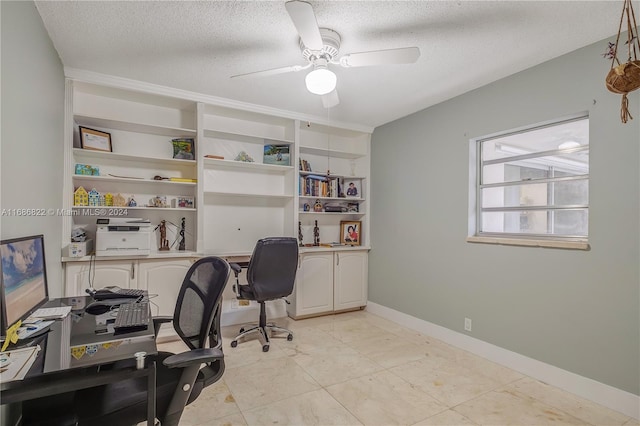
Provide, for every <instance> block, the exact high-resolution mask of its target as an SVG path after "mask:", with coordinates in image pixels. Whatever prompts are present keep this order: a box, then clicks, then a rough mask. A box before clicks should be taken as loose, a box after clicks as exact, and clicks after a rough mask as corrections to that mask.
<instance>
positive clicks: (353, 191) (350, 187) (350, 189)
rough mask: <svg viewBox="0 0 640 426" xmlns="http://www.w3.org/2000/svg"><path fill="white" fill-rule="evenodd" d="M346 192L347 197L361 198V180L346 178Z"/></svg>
mask: <svg viewBox="0 0 640 426" xmlns="http://www.w3.org/2000/svg"><path fill="white" fill-rule="evenodd" d="M344 192H345V194H346V195H347V198H360V181H359V180H349V179H348V178H345V180H344Z"/></svg>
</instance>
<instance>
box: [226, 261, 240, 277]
mask: <svg viewBox="0 0 640 426" xmlns="http://www.w3.org/2000/svg"><path fill="white" fill-rule="evenodd" d="M229 267H230V268H231V269H233V273H234V274H236V276H238V274H239V273H240V271H241V270H242V267H241V266H240V265H238V264H237V263H230V264H229Z"/></svg>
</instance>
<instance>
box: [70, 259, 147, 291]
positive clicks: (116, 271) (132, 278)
mask: <svg viewBox="0 0 640 426" xmlns="http://www.w3.org/2000/svg"><path fill="white" fill-rule="evenodd" d="M136 264H137V262H136V261H135V260H124V261H121V260H117V261H112V260H100V261H96V262H67V263H66V266H65V296H66V297H71V296H86V293H85V290H86V289H88V288H90V287H93V288H94V289H100V288H102V287H106V286H112V285H115V286H118V287H120V288H135V287H136ZM91 284H93V285H91Z"/></svg>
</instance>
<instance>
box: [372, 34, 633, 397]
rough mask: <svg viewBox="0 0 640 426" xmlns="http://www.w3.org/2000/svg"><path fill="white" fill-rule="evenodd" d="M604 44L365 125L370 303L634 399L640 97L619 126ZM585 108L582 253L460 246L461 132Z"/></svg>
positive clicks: (463, 230) (465, 150) (464, 168)
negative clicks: (368, 131)
mask: <svg viewBox="0 0 640 426" xmlns="http://www.w3.org/2000/svg"><path fill="white" fill-rule="evenodd" d="M607 41H609V40H604V41H602V42H599V43H596V44H593V45H591V46H587V47H585V48H582V49H579V50H577V51H575V52H572V53H569V54H567V55H564V56H561V57H558V58H556V59H553V60H551V61H548V62H546V63H543V64H541V65H538V66H536V67H533V68H530V69H527V70H525V71H522V72H520V73H518V74H515V75H513V76H510V77H508V78H504V79H502V80H499V81H496V82H494V83H492V84H489V85H487V86H484V87H482V88H479V89H477V90H474V91H471V92H468V93H466V94H463V95H461V96H458V97H456V98H454V99H451V100H449V101H446V102H443V103H441V104H438V105H435V106H433V107H430V108H428V109H425V110H423V111H420V112H417V113H415V114H412V115H410V116H408V117H404V118H402V119H399V120H397V121H394V122H391V123H388V124H386V125H384V126H381V127H378V128H376V129H375V131H374V133H373V137H372V172H371V175H372V179H371V200H372V201H371V240H372V246H373V248H372V250H371V253H370V261H369V265H370V266H369V300H371V301H373V302H375V303H378V304H380V305H384V306H387V307H390V308H392V309H395V310H398V311H400V312H403V313H406V314H409V315H412V316H414V317H417V318H420V319H423V320H426V321H429V322H432V323H435V324H438V325H440V326H443V327H446V328H448V329H451V330H454V331H458V332H461V333H465V332H464V327H463V326H464V318H465V317H467V318H471V319H472V320H473V332H472V333H471V334H470V335H471V336H472V337H475V338H478V339H480V340H483V341H486V342H488V343H491V344H494V345H497V346H499V347H502V348H505V349H508V350H511V351H514V352H517V353H520V354H522V355H525V356H528V357H530V358H533V359H536V360H539V361H542V362H545V363H548V364H551V365H554V366H557V367H559V368H562V369H565V370H568V371H571V372H574V373H576V374H579V375H581V376H584V377H588V378H591V379H593V380H596V381H599V382H602V383H605V384H608V385H610V386H613V387H616V388H619V389H622V390H625V391H628V392H631V393H633V394H635V395H640V363H639V362H638V360H639V359H640V272H639V268H640V267H639V264H640V208H639V207H640V175H639V169H640V167H639V166H640V92H634V93H631V94H630V95H629V101H630V110H631V113H632V115H633V116H634V120H630V121H629V122H628V123H627V124H622V123H621V122H620V100H621V96H620V95H615V94H613V93H610V92H608V91H607V90H606V88H605V85H604V77H605V76H606V74H607V72H608V70H609V67H610V62H609V61H606V60H603V59H602V55H601V54H602V52H603V51H604V50H605V48H606V42H607ZM470 72H472V71H470ZM585 111H586V112H588V113H589V117H590V145H591V148H590V188H589V197H590V212H589V230H590V244H591V250H589V251H577V250H575V251H574V250H560V249H543V248H528V247H515V246H496V245H487V244H472V243H467V242H465V238H466V237H467V224H468V208H469V206H468V197H469V140H470V139H472V138H476V137H480V136H483V135H487V134H491V133H495V132H499V131H503V130H508V129H513V128H518V127H521V126H525V125H530V124H535V123H540V122H544V121H548V120H553V119H557V118H562V117H567V116H570V115H574V114H578V113H581V112H585Z"/></svg>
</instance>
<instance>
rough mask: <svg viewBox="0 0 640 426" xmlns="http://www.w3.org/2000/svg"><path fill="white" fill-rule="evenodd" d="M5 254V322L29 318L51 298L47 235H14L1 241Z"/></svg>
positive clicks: (2, 255)
mask: <svg viewBox="0 0 640 426" xmlns="http://www.w3.org/2000/svg"><path fill="white" fill-rule="evenodd" d="M0 257H1V258H2V281H1V283H2V285H1V289H2V294H1V295H2V324H3V327H2V328H3V330H2V334H4V332H5V331H6V330H5V327H7V328H8V327H9V326H11V325H12V324H14V323H15V322H16V321H18V320H21V319H25V318H27V317H28V316H29V315H30V314H31V313H32V312H34V311H35V310H36V309H38V308H39V307H40V306H42V305H43V304H44V303H46V302H47V301H48V300H49V293H48V288H47V271H46V264H45V259H44V237H43V236H42V235H34V236H31V237H23V238H15V239H11V240H5V241H2V242H1V243H0Z"/></svg>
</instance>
